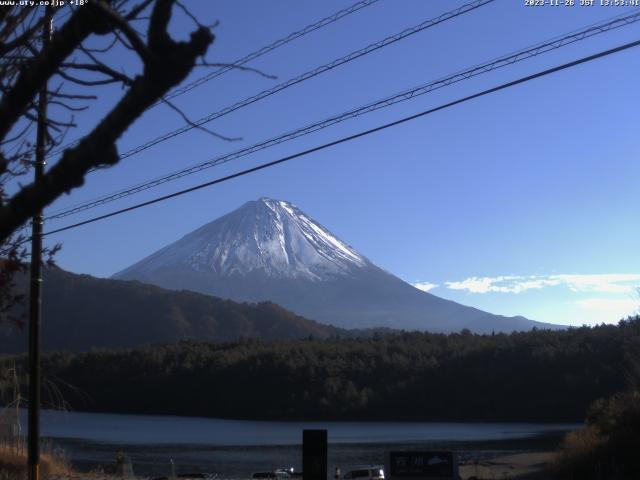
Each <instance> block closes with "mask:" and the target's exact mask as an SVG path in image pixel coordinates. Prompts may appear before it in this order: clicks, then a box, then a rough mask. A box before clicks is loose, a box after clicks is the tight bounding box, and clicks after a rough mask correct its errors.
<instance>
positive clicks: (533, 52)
mask: <svg viewBox="0 0 640 480" xmlns="http://www.w3.org/2000/svg"><path fill="white" fill-rule="evenodd" d="M637 21H640V12H637V13H634V14H632V15H627V16H624V17H619V16H618V17H614V19H611V20H608V21H606V22H601V23H599V24H593V25H590V26H589V27H586V28H583V29H582V30H576V31H573V32H571V33H569V34H566V35H564V36H560V37H554V38H553V39H551V40H547V41H545V42H542V43H539V44H536V45H534V46H531V47H527V48H525V49H522V50H519V51H516V52H513V53H511V54H508V55H505V56H502V57H497V58H495V59H493V60H491V61H489V62H486V63H484V64H479V65H476V66H474V67H471V68H469V69H466V70H462V71H459V72H457V73H454V74H452V75H449V76H447V77H443V78H440V79H438V80H435V81H432V82H430V83H427V84H423V85H420V86H418V87H414V88H412V89H409V90H405V91H402V92H400V93H397V94H395V95H392V96H389V97H386V98H383V99H381V100H378V101H375V102H372V103H369V104H366V105H364V106H361V107H358V108H356V109H352V110H349V111H347V112H344V113H342V114H339V115H334V116H332V117H329V118H326V119H324V120H322V121H319V122H315V123H312V124H310V125H307V126H304V127H301V128H298V129H296V130H293V131H290V132H287V133H285V134H282V135H279V136H276V137H272V138H270V139H267V140H264V141H262V142H260V143H257V144H254V145H251V146H249V147H245V148H243V149H240V150H237V151H235V152H232V153H229V154H225V155H222V156H219V157H215V158H213V159H210V160H207V161H205V162H201V163H199V164H196V165H192V166H191V167H187V168H184V169H181V170H178V171H176V172H174V173H171V174H168V175H164V176H161V177H157V178H155V179H152V180H148V181H146V182H142V183H140V184H137V185H134V186H132V187H129V188H126V189H123V190H120V191H117V192H114V193H111V194H108V195H106V196H102V197H99V198H97V199H94V200H91V201H88V202H83V203H81V204H78V205H76V206H73V207H70V208H66V209H64V210H59V211H57V212H53V213H52V214H50V215H49V216H48V217H47V220H54V219H59V218H63V217H67V216H69V215H73V214H75V213H78V212H81V211H85V210H89V209H91V208H95V207H98V206H100V205H104V204H106V203H110V202H112V201H115V200H119V199H121V198H124V197H127V196H129V195H133V194H136V193H139V192H142V191H144V190H148V189H150V188H153V187H156V186H159V185H161V184H164V183H168V182H171V181H174V180H177V179H179V178H182V177H185V176H187V175H191V174H193V173H196V172H199V171H202V170H205V169H207V168H212V167H214V166H217V165H221V164H223V163H227V162H230V161H232V160H236V159H238V158H240V157H244V156H246V155H249V154H251V153H255V152H257V151H260V150H264V149H266V148H269V147H272V146H275V145H279V144H281V143H284V142H287V141H289V140H293V139H295V138H299V137H301V136H304V135H308V134H310V133H313V132H316V131H318V130H321V129H324V128H328V127H329V126H332V125H335V124H337V123H341V122H343V121H346V120H348V119H351V118H355V117H358V116H360V115H364V114H367V113H371V112H374V111H376V110H379V109H382V108H386V107H389V106H391V105H395V104H397V103H400V102H404V101H408V100H411V99H413V98H416V97H418V96H421V95H424V94H427V93H429V92H432V91H434V90H437V89H440V88H444V87H447V86H449V85H452V84H454V83H457V82H460V81H463V80H467V79H469V78H472V77H475V76H477V75H481V74H484V73H487V72H490V71H493V70H495V69H498V68H503V67H506V66H508V65H512V64H514V63H517V62H520V61H523V60H526V59H529V58H532V57H535V56H538V55H541V54H543V53H546V52H549V51H552V50H556V49H558V48H561V47H564V46H566V45H570V44H572V43H575V42H578V41H581V40H584V39H586V38H590V37H592V36H594V35H598V34H600V33H604V32H607V31H610V30H613V29H615V28H619V27H622V26H625V25H630V24H632V23H634V22H637Z"/></svg>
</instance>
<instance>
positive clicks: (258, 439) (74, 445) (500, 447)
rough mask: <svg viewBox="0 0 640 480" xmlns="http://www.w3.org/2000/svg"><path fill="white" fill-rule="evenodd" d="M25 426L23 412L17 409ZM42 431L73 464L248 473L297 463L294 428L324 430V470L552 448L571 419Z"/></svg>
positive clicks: (230, 423)
mask: <svg viewBox="0 0 640 480" xmlns="http://www.w3.org/2000/svg"><path fill="white" fill-rule="evenodd" d="M22 421H23V430H24V431H26V412H23V420H22ZM41 423H42V435H43V436H44V437H47V438H48V439H50V440H48V443H49V447H48V448H50V449H57V448H62V449H63V450H64V451H65V452H66V454H67V456H68V457H69V459H70V460H71V461H72V463H74V465H76V466H78V467H79V468H81V469H85V470H86V469H93V468H96V467H97V466H98V465H107V464H112V463H113V462H114V458H115V451H116V450H117V449H118V448H122V449H123V450H124V451H125V452H126V453H127V455H128V456H129V458H131V462H132V464H133V468H134V472H135V473H140V474H145V475H167V474H168V473H169V465H170V461H171V460H173V461H174V462H175V464H176V466H177V470H178V472H181V471H182V472H187V471H189V472H192V471H198V472H210V473H216V474H218V475H221V476H224V477H229V478H231V477H237V478H241V477H247V476H249V475H250V474H251V473H252V472H255V471H263V470H272V469H275V468H279V467H295V468H298V469H299V468H300V466H301V443H302V430H303V429H305V428H325V429H327V431H328V441H329V464H330V471H331V472H332V471H333V470H332V469H333V467H334V466H336V465H340V467H341V468H342V470H343V472H344V471H345V468H348V466H349V465H356V464H380V463H382V461H383V460H382V459H383V456H384V451H385V450H389V449H404V448H453V449H456V450H458V451H459V455H460V456H461V457H462V458H465V457H466V458H471V457H476V458H477V457H487V456H491V455H495V454H500V453H503V452H510V453H511V452H521V451H533V450H543V449H549V448H553V447H554V446H555V444H556V443H557V441H558V439H559V438H560V437H561V435H562V434H563V433H564V432H566V431H568V430H571V429H574V428H576V427H577V425H575V424H540V423H438V422H274V421H248V420H222V419H212V418H191V417H173V416H145V415H116V414H102V413H79V412H59V411H50V410H45V411H43V412H42V420H41Z"/></svg>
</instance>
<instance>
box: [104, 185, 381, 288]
mask: <svg viewBox="0 0 640 480" xmlns="http://www.w3.org/2000/svg"><path fill="white" fill-rule="evenodd" d="M368 263H369V262H368V261H367V259H366V258H364V257H363V256H362V255H360V254H359V253H357V252H356V251H355V250H353V249H352V248H351V247H349V246H348V245H347V244H345V243H344V242H342V241H341V240H339V239H338V238H336V237H335V236H334V235H332V234H331V233H330V232H329V231H328V230H326V229H325V228H324V227H322V226H321V225H320V224H318V223H316V222H315V221H314V220H313V219H311V218H310V217H308V216H307V215H305V214H304V213H303V212H301V211H300V210H299V209H298V208H297V207H295V206H294V205H292V204H291V203H288V202H285V201H282V200H271V199H269V198H261V199H260V200H258V201H252V202H247V203H245V204H244V205H243V206H242V207H240V208H238V209H237V210H235V211H233V212H231V213H229V214H227V215H225V216H223V217H221V218H219V219H217V220H214V221H213V222H211V223H208V224H207V225H204V226H203V227H201V228H199V229H197V230H195V231H194V232H192V233H190V234H188V235H186V236H185V237H183V238H182V239H180V240H178V241H177V242H175V243H173V244H171V245H169V246H167V247H165V248H163V249H162V250H160V251H158V252H156V253H155V254H153V255H152V256H151V257H148V258H146V259H144V260H142V261H141V262H139V263H137V264H135V265H133V266H132V267H130V268H128V269H126V270H123V271H122V272H119V273H118V274H116V275H115V276H116V278H125V277H127V276H128V274H129V273H133V272H136V273H137V274H141V275H145V274H150V273H152V272H153V271H155V270H156V269H158V268H161V267H162V268H166V267H176V268H187V269H189V270H193V271H197V272H202V273H215V274H217V275H221V276H230V275H240V276H242V275H247V274H249V273H257V272H260V273H262V274H264V275H266V276H268V277H278V278H290V279H307V280H323V279H327V278H330V277H334V276H336V275H348V274H349V272H351V271H352V270H353V269H357V268H362V267H364V266H366V265H367V264H368Z"/></svg>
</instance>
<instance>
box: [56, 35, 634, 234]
mask: <svg viewBox="0 0 640 480" xmlns="http://www.w3.org/2000/svg"><path fill="white" fill-rule="evenodd" d="M639 45H640V40H636V41H634V42H630V43H626V44H624V45H620V46H618V47H615V48H611V49H609V50H605V51H602V52H599V53H595V54H593V55H589V56H586V57H582V58H580V59H578V60H574V61H572V62H568V63H564V64H562V65H558V66H556V67H552V68H549V69H547V70H543V71H540V72H537V73H534V74H531V75H527V76H525V77H521V78H519V79H517V80H513V81H511V82H507V83H503V84H501V85H498V86H496V87H492V88H489V89H487V90H483V91H481V92H477V93H474V94H473V95H468V96H466V97H463V98H460V99H458V100H454V101H452V102H449V103H445V104H443V105H440V106H438V107H435V108H431V109H428V110H424V111H422V112H420V113H416V114H414V115H410V116H408V117H404V118H401V119H399V120H395V121H393V122H389V123H385V124H384V125H380V126H378V127H375V128H371V129H369V130H364V131H362V132H359V133H356V134H353V135H349V136H346V137H342V138H340V139H338V140H334V141H332V142H329V143H325V144H322V145H319V146H316V147H313V148H310V149H307V150H303V151H301V152H298V153H295V154H293V155H289V156H286V157H283V158H280V159H278V160H273V161H271V162H267V163H263V164H260V165H257V166H255V167H252V168H248V169H246V170H242V171H239V172H236V173H233V174H231V175H227V176H225V177H221V178H217V179H215V180H211V181H209V182H205V183H201V184H199V185H196V186H194V187H190V188H187V189H184V190H180V191H177V192H174V193H170V194H168V195H163V196H161V197H157V198H154V199H152V200H148V201H146V202H141V203H138V204H136V205H132V206H130V207H126V208H122V209H120V210H116V211H113V212H110V213H107V214H104V215H100V216H97V217H93V218H90V219H88V220H84V221H82V222H77V223H74V224H72V225H67V226H66V227H62V228H58V229H55V230H51V231H49V232H46V233H45V234H44V235H52V234H54V233H59V232H64V231H66V230H71V229H73V228H77V227H80V226H83V225H87V224H89V223H94V222H97V221H99V220H104V219H106V218H110V217H113V216H116V215H120V214H122V213H126V212H130V211H132V210H137V209H139V208H142V207H146V206H149V205H153V204H155V203H160V202H163V201H165V200H169V199H171V198H175V197H179V196H182V195H185V194H187V193H191V192H194V191H196V190H200V189H203V188H206V187H210V186H212V185H216V184H219V183H223V182H226V181H229V180H232V179H234V178H238V177H242V176H245V175H248V174H250V173H254V172H257V171H259V170H264V169H266V168H269V167H273V166H276V165H279V164H281V163H285V162H288V161H291V160H294V159H296V158H300V157H303V156H306V155H309V154H311V153H315V152H318V151H321V150H325V149H327V148H330V147H333V146H336V145H339V144H342V143H346V142H349V141H351V140H355V139H357V138H361V137H365V136H367V135H371V134H373V133H376V132H380V131H382V130H386V129H387V128H391V127H395V126H397V125H400V124H403V123H406V122H409V121H411V120H415V119H417V118H420V117H424V116H426V115H430V114H432V113H435V112H438V111H440V110H445V109H447V108H450V107H453V106H455V105H459V104H461V103H465V102H468V101H470V100H473V99H476V98H479V97H483V96H485V95H489V94H491V93H495V92H498V91H500V90H505V89H507V88H511V87H514V86H516V85H520V84H522V83H526V82H529V81H531V80H535V79H537V78H540V77H544V76H547V75H550V74H552V73H556V72H559V71H562V70H566V69H569V68H572V67H575V66H577V65H581V64H583V63H587V62H591V61H593V60H596V59H599V58H602V57H606V56H608V55H612V54H614V53H618V52H621V51H624V50H628V49H630V48H634V47H637V46H639Z"/></svg>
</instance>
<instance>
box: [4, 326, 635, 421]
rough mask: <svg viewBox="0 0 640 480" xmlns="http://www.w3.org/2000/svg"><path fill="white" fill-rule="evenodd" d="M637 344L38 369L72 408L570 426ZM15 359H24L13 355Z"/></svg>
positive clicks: (164, 360) (606, 329)
mask: <svg viewBox="0 0 640 480" xmlns="http://www.w3.org/2000/svg"><path fill="white" fill-rule="evenodd" d="M639 339H640V319H635V320H629V321H625V322H621V323H620V324H619V325H618V326H611V325H610V326H598V327H594V328H587V327H583V328H576V329H571V330H566V331H544V330H537V331H536V330H534V331H531V332H526V333H513V334H499V335H474V334H471V333H469V332H462V333H459V334H451V335H441V334H429V333H395V334H394V333H391V334H387V335H380V334H378V335H375V336H374V337H372V338H366V339H365V338H360V339H339V338H331V339H325V340H318V339H307V340H295V341H294V340H289V341H274V342H265V341H261V340H257V339H247V340H243V341H240V342H235V343H226V344H213V343H200V342H194V341H189V342H181V343H178V344H172V345H159V346H150V347H144V348H139V349H133V350H100V351H92V352H89V353H83V354H68V353H56V354H50V355H47V356H45V357H44V375H45V377H46V378H48V379H49V380H51V381H52V382H54V383H55V384H56V385H57V386H58V387H59V388H60V389H61V392H62V394H63V395H64V398H65V399H66V400H67V401H68V402H69V403H70V405H71V407H72V408H74V409H78V410H91V411H109V412H128V413H146V414H151V413H155V414H176V415H191V416H211V417H229V418H260V419H359V420H363V419H385V420H418V419H419V420H485V421H488V420H496V421H507V420H514V421H516V420H531V421H581V420H582V419H583V418H584V415H585V412H586V410H587V407H588V405H589V404H591V403H592V402H593V401H594V400H595V399H597V398H600V397H604V396H608V395H610V394H612V393H614V392H616V391H618V390H621V389H623V388H624V387H625V378H626V373H627V372H628V371H629V368H631V367H632V365H630V364H629V358H637V356H636V357H633V355H630V349H631V348H632V346H633V345H634V344H635V345H638V341H639ZM636 348H637V347H636ZM13 360H14V359H12V358H11V357H5V358H4V360H3V362H5V364H6V363H7V362H11V361H13ZM18 363H19V364H20V365H24V357H19V358H18Z"/></svg>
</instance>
